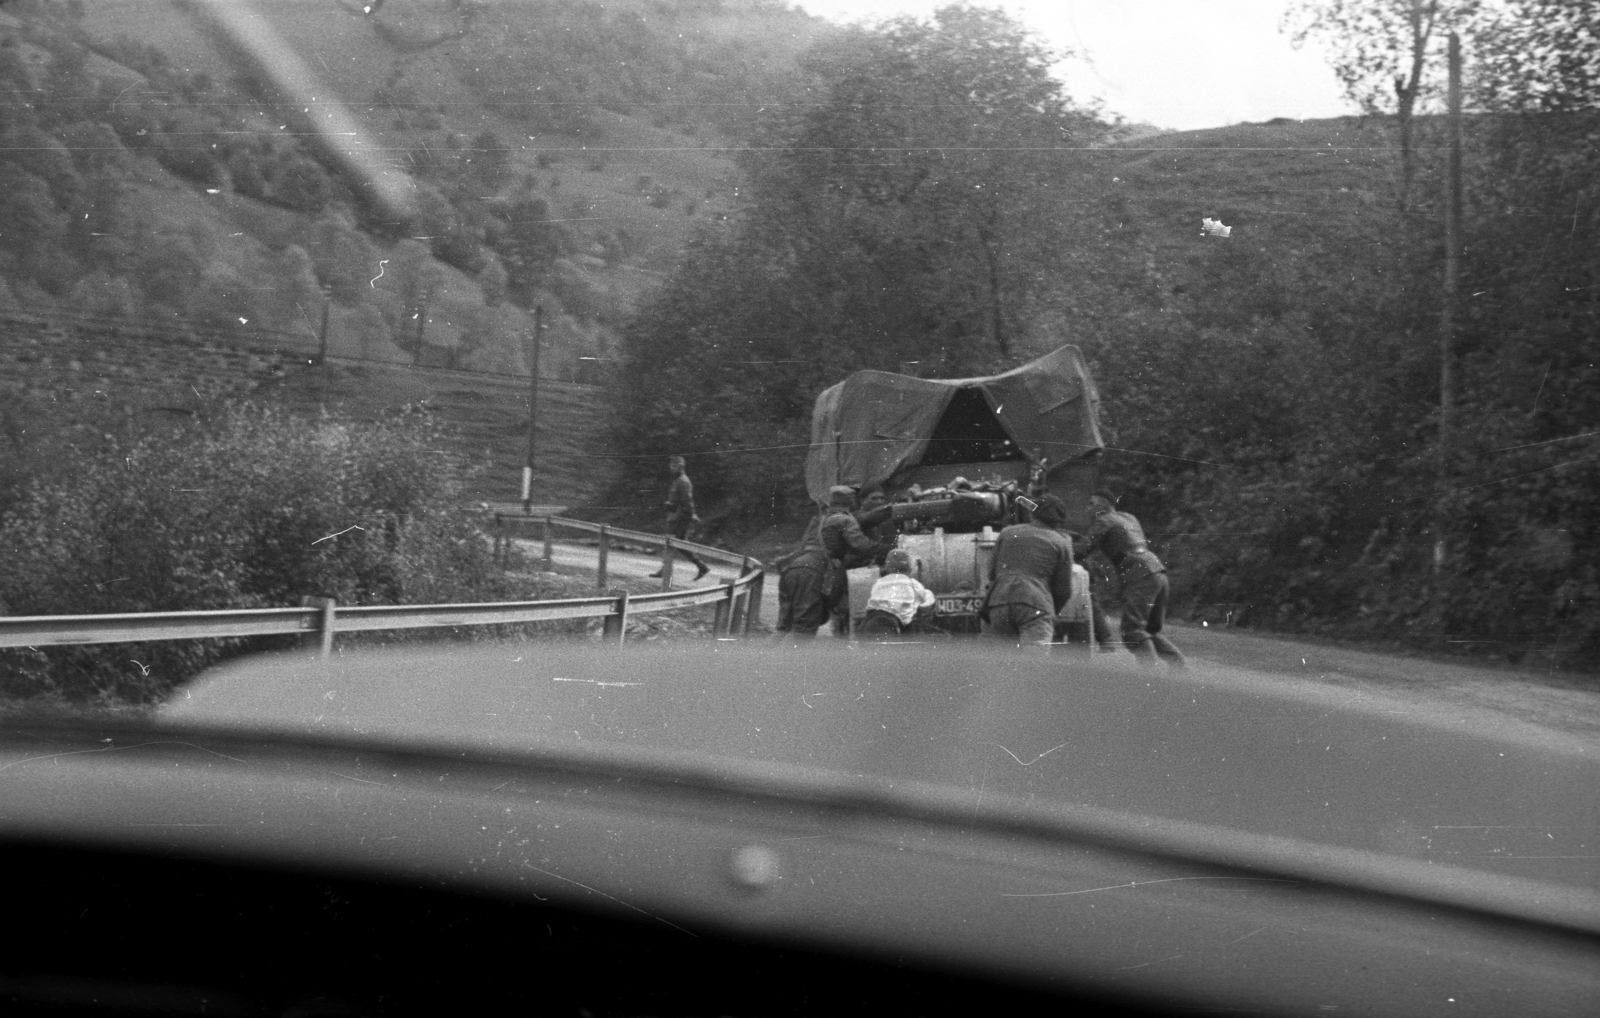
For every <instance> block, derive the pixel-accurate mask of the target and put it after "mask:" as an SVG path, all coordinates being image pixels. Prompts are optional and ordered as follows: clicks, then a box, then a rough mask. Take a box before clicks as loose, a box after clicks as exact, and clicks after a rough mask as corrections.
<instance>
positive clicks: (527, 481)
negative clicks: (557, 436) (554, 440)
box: [522, 304, 544, 516]
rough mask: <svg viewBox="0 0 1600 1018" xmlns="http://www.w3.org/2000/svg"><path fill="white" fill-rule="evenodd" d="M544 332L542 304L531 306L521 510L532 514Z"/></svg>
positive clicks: (525, 513) (529, 514) (526, 513)
mask: <svg viewBox="0 0 1600 1018" xmlns="http://www.w3.org/2000/svg"><path fill="white" fill-rule="evenodd" d="M542 332H544V305H543V304H535V305H534V308H533V350H532V352H531V353H530V354H529V355H528V362H529V363H528V366H529V371H528V458H527V459H526V460H525V461H524V462H523V464H522V512H523V515H526V516H531V515H533V456H534V428H535V427H536V426H537V425H538V422H539V346H540V340H541V339H542V338H543V337H542V336H541V335H540V334H541V333H542Z"/></svg>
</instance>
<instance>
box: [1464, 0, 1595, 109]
mask: <svg viewBox="0 0 1600 1018" xmlns="http://www.w3.org/2000/svg"><path fill="white" fill-rule="evenodd" d="M1475 36H1476V38H1475V39H1474V40H1473V42H1474V46H1473V49H1474V50H1475V51H1476V54H1475V55H1476V58H1477V59H1476V64H1477V66H1476V68H1475V70H1476V74H1475V75H1474V78H1475V88H1474V89H1473V92H1474V99H1475V100H1476V101H1477V103H1478V104H1479V105H1480V106H1482V107H1483V108H1485V109H1492V110H1519V111H1523V112H1542V113H1569V112H1573V111H1575V110H1583V109H1590V110H1592V109H1594V108H1596V107H1597V106H1600V0H1504V2H1503V3H1502V4H1501V5H1500V6H1498V7H1496V8H1495V9H1494V10H1493V11H1492V12H1491V13H1490V14H1489V15H1488V16H1486V17H1485V18H1484V19H1483V20H1482V23H1481V24H1480V25H1479V26H1478V28H1477V31H1476V33H1475Z"/></svg>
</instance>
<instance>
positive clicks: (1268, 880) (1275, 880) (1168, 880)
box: [1000, 877, 1300, 898]
mask: <svg viewBox="0 0 1600 1018" xmlns="http://www.w3.org/2000/svg"><path fill="white" fill-rule="evenodd" d="M1185 880H1248V881H1250V882H1251V883H1265V884H1298V883H1300V881H1298V880H1290V879H1288V878H1287V877H1164V878H1162V879H1160V880H1130V881H1128V882H1127V883H1126V884H1111V885H1109V886H1107V887H1085V888H1084V889H1083V890H1081V891H1043V892H1039V893H1037V894H1010V893H1005V892H1002V893H1001V895H1000V897H1002V898H1066V897H1069V896H1071V895H1074V894H1094V893H1095V892H1096V891H1120V890H1123V889H1125V888H1129V887H1144V886H1145V885H1147V884H1176V883H1178V882H1180V881H1185Z"/></svg>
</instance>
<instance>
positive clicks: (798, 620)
mask: <svg viewBox="0 0 1600 1018" xmlns="http://www.w3.org/2000/svg"><path fill="white" fill-rule="evenodd" d="M818 522H819V521H818V520H816V519H813V520H812V521H811V523H810V524H809V525H808V526H807V527H806V533H805V536H804V537H802V538H801V539H800V544H801V547H800V550H799V551H798V552H796V553H795V554H794V555H793V556H792V557H789V558H787V559H785V560H784V561H783V562H782V564H781V566H780V571H779V574H778V627H777V631H778V632H780V633H788V634H789V635H790V636H791V637H794V638H798V639H810V638H812V637H814V636H816V635H817V630H818V629H820V628H821V627H822V624H823V623H824V622H826V621H828V596H827V595H828V591H827V586H826V582H827V578H828V572H829V568H828V553H827V552H826V551H825V550H823V547H822V540H821V538H820V537H819V536H818V527H817V524H818Z"/></svg>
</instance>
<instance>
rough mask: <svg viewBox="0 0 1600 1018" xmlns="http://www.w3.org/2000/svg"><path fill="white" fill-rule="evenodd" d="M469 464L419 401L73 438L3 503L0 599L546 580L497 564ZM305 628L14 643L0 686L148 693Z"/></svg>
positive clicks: (127, 607) (113, 598)
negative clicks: (316, 416) (322, 416)
mask: <svg viewBox="0 0 1600 1018" xmlns="http://www.w3.org/2000/svg"><path fill="white" fill-rule="evenodd" d="M461 473H462V472H461V470H460V468H459V467H458V465H457V464H456V463H455V462H454V461H453V460H452V459H451V458H450V457H449V456H448V455H447V454H446V453H444V452H441V451H440V450H439V442H438V441H436V436H435V435H434V433H433V428H432V426H431V425H429V424H428V423H427V422H425V421H423V420H421V419H420V417H418V416H414V415H413V416H406V417H403V418H401V419H399V420H396V421H392V422H389V423H383V424H370V425H352V424H343V423H336V422H333V421H330V420H317V421H307V420H302V419H297V418H293V417H290V416H287V415H285V414H283V413H281V412H277V411H272V410H263V409H258V408H251V407H244V408H238V409H234V410H231V411H229V412H227V413H226V415H225V416H223V417H222V418H221V419H220V420H218V421H215V422H212V423H210V424H209V425H207V426H204V427H197V428H195V429H194V430H191V431H188V432H182V433H177V434H174V435H170V436H167V437H164V438H147V439H145V440H142V441H138V442H135V443H133V444H131V445H126V446H124V447H121V448H110V449H109V450H104V451H100V452H85V453H81V454H75V455H68V456H65V457H63V459H62V461H61V462H60V463H59V465H58V467H57V468H56V469H55V470H53V471H52V472H51V473H50V474H49V475H48V476H43V477H41V476H35V477H34V479H33V480H32V481H31V483H30V484H29V485H28V486H27V488H26V490H25V491H24V492H23V493H22V495H21V497H20V499H18V500H17V501H16V502H14V503H13V504H12V505H11V506H10V507H9V510H8V511H7V512H6V514H5V516H4V517H0V554H3V555H4V556H5V563H6V568H5V570H4V572H3V575H0V610H4V611H7V612H9V613H11V614H17V615H64V614H101V613H113V612H156V611H184V610H201V609H228V608H265V607H277V606H294V605H298V604H299V603H300V601H301V598H302V597H304V596H307V595H318V596H325V597H332V598H335V599H336V600H337V601H338V602H339V603H340V604H343V605H356V604H433V603H449V602H468V601H489V600H513V599H533V598H538V597H540V596H541V594H542V593H543V591H532V592H530V591H529V590H528V589H527V585H526V583H523V584H521V585H518V584H515V583H514V582H513V581H512V580H510V579H508V578H507V577H506V576H505V575H504V574H502V572H501V571H500V570H499V569H498V568H497V567H496V566H495V564H494V563H493V561H492V556H491V553H490V550H489V548H488V546H487V544H486V542H485V541H484V538H483V535H482V533H481V532H480V531H479V529H478V528H477V526H476V523H475V521H474V518H473V514H472V513H470V512H469V511H467V510H464V509H462V508H460V507H459V506H458V504H457V502H458V498H459V492H460V481H461ZM568 628H570V627H568ZM472 635H474V636H476V635H488V634H482V633H481V632H474V633H473V634H472ZM497 635H499V634H497ZM292 641H293V638H288V637H283V638H263V639H227V640H194V641H182V642H158V643H142V644H100V645H88V646H71V647H60V648H50V649H41V650H31V649H30V650H17V651H0V693H3V694H6V695H10V696H13V697H37V696H41V695H43V696H47V697H55V698H64V699H68V700H76V701H86V700H100V701H103V702H104V701H110V702H130V701H131V702H151V701H153V700H155V699H158V698H160V697H162V696H164V695H166V694H167V693H169V692H170V691H171V690H172V689H173V687H174V686H176V685H177V684H178V683H180V682H182V681H184V680H185V679H187V678H189V677H191V676H192V675H194V674H195V673H196V672H198V671H199V670H200V669H202V668H204V667H206V666H208V665H210V664H212V663H214V662H216V661H218V660H221V659H223V658H226V657H231V656H236V655H238V654H241V653H246V652H253V651H259V650H264V649H272V648H274V647H286V646H289V645H291V644H292Z"/></svg>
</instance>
